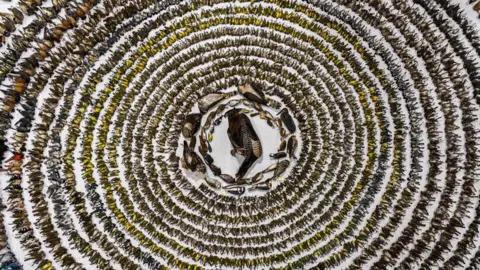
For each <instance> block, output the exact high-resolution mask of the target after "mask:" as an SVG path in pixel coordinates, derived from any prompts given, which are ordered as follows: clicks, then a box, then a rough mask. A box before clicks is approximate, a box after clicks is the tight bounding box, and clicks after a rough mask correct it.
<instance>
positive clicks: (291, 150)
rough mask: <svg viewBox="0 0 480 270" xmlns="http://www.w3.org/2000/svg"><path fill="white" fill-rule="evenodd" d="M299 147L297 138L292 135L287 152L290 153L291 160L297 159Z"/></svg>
mask: <svg viewBox="0 0 480 270" xmlns="http://www.w3.org/2000/svg"><path fill="white" fill-rule="evenodd" d="M297 146H298V141H297V137H295V135H292V136H291V137H290V139H288V142H287V152H288V157H289V158H292V157H293V159H296V157H295V151H297Z"/></svg>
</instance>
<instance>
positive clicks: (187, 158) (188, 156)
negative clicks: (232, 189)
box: [180, 141, 207, 173]
mask: <svg viewBox="0 0 480 270" xmlns="http://www.w3.org/2000/svg"><path fill="white" fill-rule="evenodd" d="M180 161H181V164H182V167H183V168H185V169H188V170H190V171H192V172H201V173H206V172H207V168H206V167H205V164H204V163H203V161H202V159H201V158H200V156H198V154H197V153H195V151H194V150H193V148H190V146H189V145H188V143H187V141H183V157H182V158H181V160H180Z"/></svg>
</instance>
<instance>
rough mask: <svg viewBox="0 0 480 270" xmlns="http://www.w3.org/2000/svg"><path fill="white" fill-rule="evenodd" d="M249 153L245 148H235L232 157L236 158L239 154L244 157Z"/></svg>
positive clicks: (231, 152)
mask: <svg viewBox="0 0 480 270" xmlns="http://www.w3.org/2000/svg"><path fill="white" fill-rule="evenodd" d="M246 152H247V150H246V149H245V148H233V149H232V150H231V151H230V154H232V156H235V155H236V154H237V153H238V154H240V155H242V156H245V153H246Z"/></svg>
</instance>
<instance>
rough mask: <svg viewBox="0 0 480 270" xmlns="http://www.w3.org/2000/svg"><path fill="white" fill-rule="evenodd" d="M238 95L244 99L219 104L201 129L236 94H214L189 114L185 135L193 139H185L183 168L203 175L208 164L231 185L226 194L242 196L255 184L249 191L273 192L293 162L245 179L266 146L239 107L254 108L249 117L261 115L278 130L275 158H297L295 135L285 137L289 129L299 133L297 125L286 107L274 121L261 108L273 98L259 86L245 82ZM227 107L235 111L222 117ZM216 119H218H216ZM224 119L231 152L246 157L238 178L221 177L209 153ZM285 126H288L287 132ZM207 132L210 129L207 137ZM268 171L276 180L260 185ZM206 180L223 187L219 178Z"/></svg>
mask: <svg viewBox="0 0 480 270" xmlns="http://www.w3.org/2000/svg"><path fill="white" fill-rule="evenodd" d="M238 92H239V93H240V94H241V95H243V96H244V97H245V99H244V100H230V101H228V102H227V103H223V104H220V105H219V106H218V107H217V109H216V110H214V111H212V112H210V114H208V116H207V119H206V122H205V125H204V126H201V121H202V118H203V115H204V114H206V113H207V112H208V111H209V110H211V109H212V108H213V107H215V106H216V105H218V104H219V103H220V102H222V101H224V100H226V99H228V98H230V97H232V96H234V95H235V92H231V93H211V94H207V95H205V96H203V97H202V98H200V99H199V101H198V108H199V110H200V113H192V114H188V115H187V116H185V119H184V123H183V126H182V134H183V136H184V137H185V138H186V139H190V143H187V141H186V140H184V142H183V157H181V158H180V162H181V164H182V167H183V168H184V169H188V170H191V171H193V172H200V173H202V174H205V173H206V171H207V168H206V166H205V164H207V166H208V167H209V169H210V170H211V171H212V172H213V174H214V175H215V176H218V177H219V178H220V179H222V180H223V181H224V182H225V183H227V184H229V185H228V186H224V187H223V188H224V189H225V190H226V191H227V192H229V193H231V194H234V195H242V194H243V193H245V190H246V189H245V187H244V186H245V185H252V184H254V185H253V186H251V187H250V188H249V190H250V191H251V190H264V191H265V190H270V189H271V187H272V181H273V180H274V179H277V178H278V177H279V176H280V175H281V174H283V173H284V172H285V171H286V169H287V168H288V166H289V165H290V161H289V160H283V161H280V162H277V163H273V164H272V165H270V166H269V167H268V168H266V169H265V170H263V171H261V172H259V173H257V174H255V175H254V176H253V177H251V178H245V175H246V174H247V172H248V171H249V169H250V168H251V167H252V165H253V164H254V163H255V162H256V161H257V160H258V159H259V158H260V157H261V156H262V155H263V147H262V143H261V141H260V138H259V136H258V134H257V132H256V130H255V128H254V127H253V125H252V123H251V121H250V118H249V116H247V114H246V113H249V112H250V111H249V110H246V109H241V108H237V107H236V105H238V104H240V103H241V104H243V105H246V106H249V107H252V108H254V109H255V110H256V112H254V113H252V114H250V116H257V115H259V116H260V118H262V119H265V120H266V121H267V123H268V124H269V125H270V126H271V127H272V128H274V127H278V128H279V130H280V131H279V132H280V135H281V138H282V141H281V143H280V146H279V148H278V152H277V153H273V154H271V155H270V157H271V158H272V159H282V158H285V157H286V156H287V153H286V152H285V150H287V152H288V155H289V157H290V158H294V159H295V151H296V149H297V147H298V141H297V139H296V136H295V135H292V136H290V138H289V139H288V141H287V140H286V137H287V136H288V133H287V131H286V130H288V132H290V134H293V133H295V131H296V130H297V128H296V124H295V122H294V120H293V118H292V116H291V115H290V113H289V111H288V109H287V108H283V109H282V110H280V112H279V113H278V114H279V115H280V117H279V118H274V117H273V116H272V115H271V113H270V112H268V111H266V110H264V108H262V106H267V104H268V102H269V100H270V99H269V98H267V97H266V96H265V93H264V91H263V90H262V87H261V86H260V85H258V84H255V83H246V84H244V85H240V86H238ZM227 107H232V108H231V109H230V110H228V111H227V112H226V113H225V114H223V116H219V115H220V114H221V113H222V112H223V111H224V110H225V109H226V108H227ZM217 116H219V117H218V118H215V117H217ZM222 118H227V119H228V129H227V135H228V138H229V140H230V143H231V146H232V150H231V151H230V153H231V155H232V156H236V154H239V155H241V156H244V157H245V158H244V160H243V162H242V164H241V165H240V167H239V169H238V172H237V173H236V175H235V177H233V176H231V175H228V174H222V171H221V169H220V168H219V167H218V166H216V165H215V164H214V160H213V158H212V157H211V156H210V154H209V152H211V151H212V147H211V145H210V142H211V141H212V139H213V132H214V129H215V126H218V125H219V124H220V123H221V121H222ZM283 126H285V128H286V130H285V128H284V127H283ZM199 130H201V132H200V135H199V141H200V145H199V147H198V150H199V152H200V155H201V156H202V158H203V161H202V158H200V156H199V155H198V154H197V153H196V152H195V147H196V142H197V139H196V134H197V132H198V131H199ZM207 130H209V133H208V135H206V134H207V133H206V131H207ZM269 172H273V177H271V178H269V179H267V180H265V181H262V182H260V181H261V180H262V178H263V177H264V174H266V173H269ZM205 181H206V183H207V184H208V185H209V186H210V187H212V188H214V189H221V188H222V184H221V182H220V181H218V180H217V179H214V178H211V177H205Z"/></svg>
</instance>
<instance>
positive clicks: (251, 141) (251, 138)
mask: <svg viewBox="0 0 480 270" xmlns="http://www.w3.org/2000/svg"><path fill="white" fill-rule="evenodd" d="M242 117H243V119H242V122H243V123H244V129H245V133H246V134H247V135H248V136H244V144H245V145H248V146H249V147H248V148H249V149H247V151H249V150H251V151H252V153H253V155H254V156H255V157H257V158H259V157H260V156H261V155H262V143H261V142H260V138H258V135H257V133H256V132H255V129H254V128H253V125H252V123H251V122H250V119H248V117H247V116H246V115H242ZM245 148H246V147H245Z"/></svg>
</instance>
